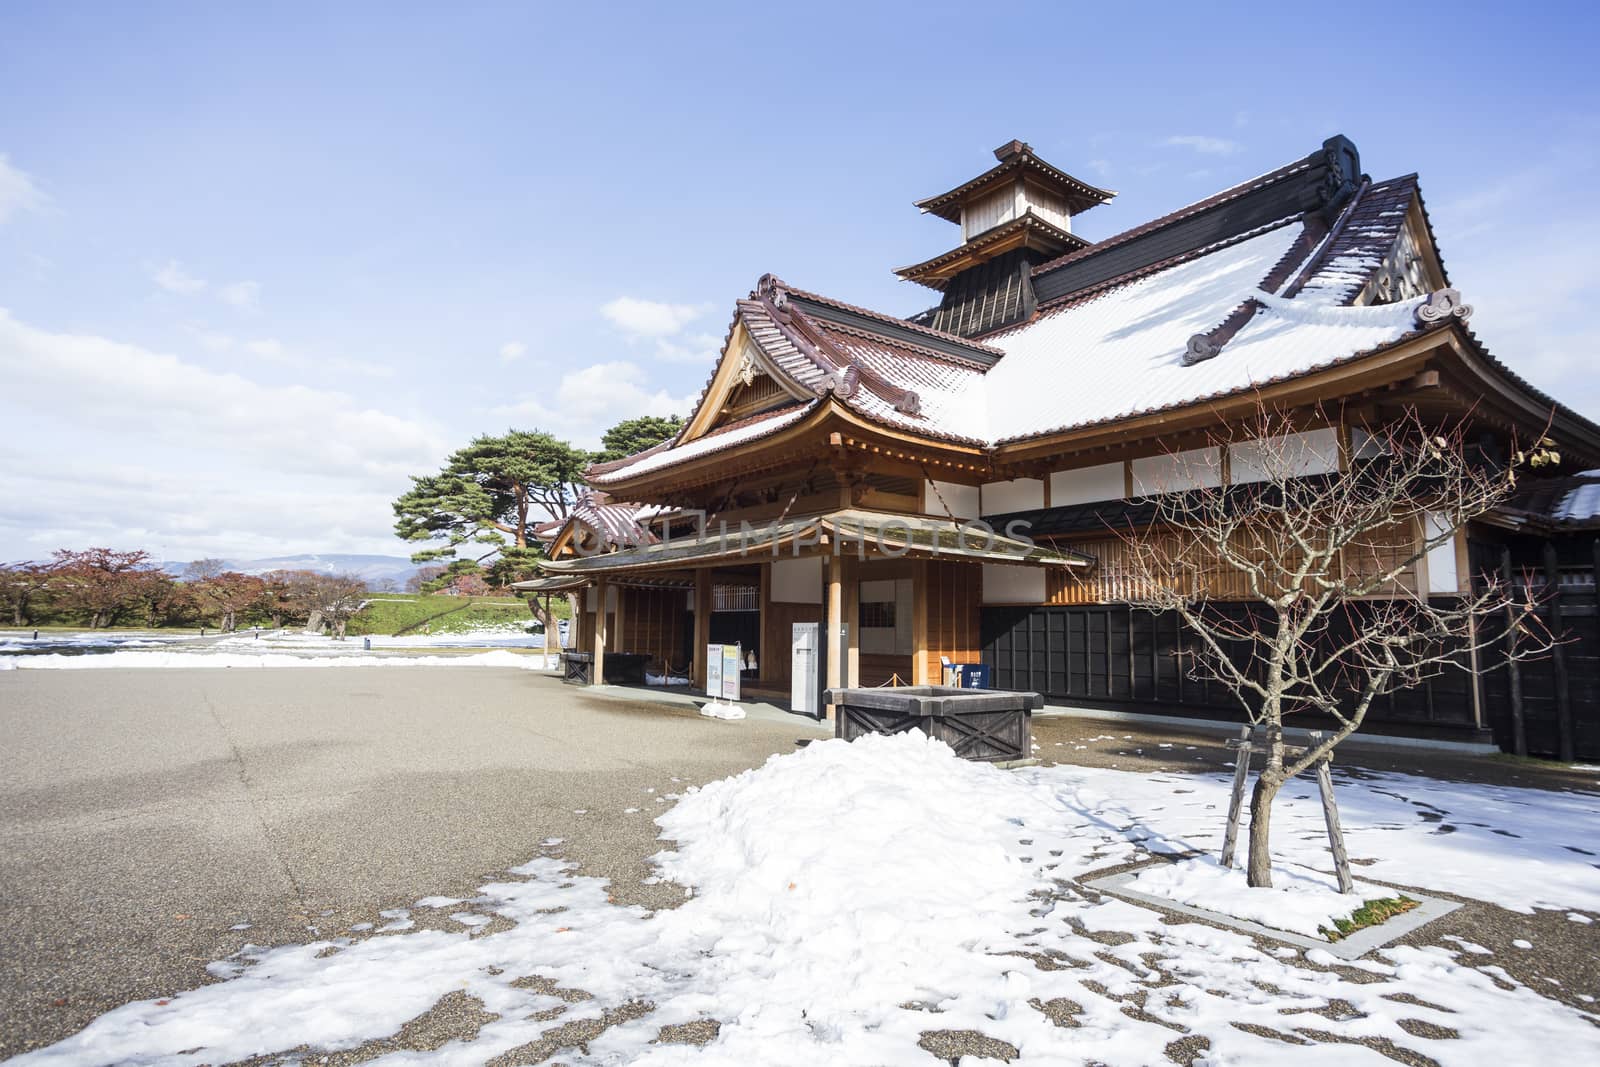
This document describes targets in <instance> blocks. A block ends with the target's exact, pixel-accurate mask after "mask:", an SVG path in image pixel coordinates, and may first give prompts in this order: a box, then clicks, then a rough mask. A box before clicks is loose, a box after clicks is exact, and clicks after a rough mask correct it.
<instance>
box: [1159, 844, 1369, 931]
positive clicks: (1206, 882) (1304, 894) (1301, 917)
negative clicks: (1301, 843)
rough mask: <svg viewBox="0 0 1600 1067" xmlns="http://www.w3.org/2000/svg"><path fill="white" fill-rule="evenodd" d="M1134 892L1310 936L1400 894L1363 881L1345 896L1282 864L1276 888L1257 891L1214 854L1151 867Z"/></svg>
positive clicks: (1319, 878)
mask: <svg viewBox="0 0 1600 1067" xmlns="http://www.w3.org/2000/svg"><path fill="white" fill-rule="evenodd" d="M1128 888H1129V889H1136V890H1138V891H1139V892H1141V893H1148V894H1150V895H1151V896H1154V897H1161V898H1162V899H1164V900H1171V901H1176V902H1177V903H1179V904H1188V905H1190V906H1192V907H1196V908H1205V909H1207V910H1209V911H1215V912H1220V913H1221V914H1223V915H1232V916H1233V917H1234V918H1236V919H1248V920H1249V921H1251V922H1257V923H1260V924H1262V925H1263V926H1271V927H1273V928H1275V929H1278V930H1288V931H1290V932H1291V933H1296V934H1305V935H1306V936H1307V937H1323V936H1324V935H1323V933H1322V931H1323V930H1324V929H1327V930H1333V929H1335V928H1336V927H1335V926H1334V920H1335V919H1348V918H1349V917H1350V914H1351V913H1352V912H1354V911H1356V910H1357V909H1358V908H1360V907H1361V905H1362V904H1364V903H1366V902H1367V901H1369V900H1379V899H1382V898H1385V897H1393V896H1394V895H1395V894H1396V891H1395V890H1393V889H1385V888H1383V887H1382V886H1376V885H1367V884H1366V883H1365V882H1357V883H1356V884H1355V892H1354V893H1341V892H1339V880H1338V879H1337V878H1335V877H1334V876H1333V875H1331V874H1323V873H1322V872H1320V871H1314V870H1312V869H1311V868H1309V867H1302V866H1300V865H1299V864H1297V863H1290V864H1284V863H1280V864H1277V865H1276V866H1275V867H1274V868H1273V871H1272V888H1271V889H1251V888H1250V886H1249V884H1248V883H1247V881H1246V879H1245V872H1244V869H1243V867H1238V866H1236V867H1233V868H1231V869H1229V868H1225V867H1223V866H1221V865H1220V864H1219V863H1218V862H1217V861H1216V859H1214V858H1213V857H1210V856H1202V857H1199V858H1197V859H1192V860H1183V861H1181V862H1178V863H1172V864H1163V865H1161V866H1157V867H1151V868H1149V869H1147V870H1144V871H1141V872H1140V873H1139V874H1138V876H1137V877H1135V878H1134V880H1133V882H1132V883H1131V884H1130V885H1129V886H1128Z"/></svg>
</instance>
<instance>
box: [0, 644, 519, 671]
mask: <svg viewBox="0 0 1600 1067" xmlns="http://www.w3.org/2000/svg"><path fill="white" fill-rule="evenodd" d="M360 651H361V650H360V646H359V645H358V646H356V647H355V648H354V649H352V650H350V652H349V653H347V654H341V655H322V656H297V655H293V654H290V653H286V652H267V653H262V654H260V655H249V654H247V653H243V652H208V651H203V650H196V651H192V652H130V651H126V650H118V651H116V652H106V653H103V654H99V655H88V656H63V655H60V654H57V653H50V654H46V655H42V656H0V670H7V669H12V668H16V669H20V670H29V671H80V670H113V669H124V668H129V667H132V668H170V667H208V668H215V667H514V668H516V669H518V670H528V671H537V670H544V669H545V663H544V657H543V656H519V655H517V654H516V653H515V652H506V651H504V650H497V651H494V652H479V653H477V654H475V655H470V656H375V655H371V654H368V655H361V654H360Z"/></svg>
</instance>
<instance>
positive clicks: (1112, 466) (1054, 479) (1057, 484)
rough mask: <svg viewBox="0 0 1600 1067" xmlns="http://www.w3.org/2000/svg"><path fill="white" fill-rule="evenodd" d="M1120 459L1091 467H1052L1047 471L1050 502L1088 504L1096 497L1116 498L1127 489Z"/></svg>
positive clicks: (1055, 505) (1054, 503) (1056, 506)
mask: <svg viewBox="0 0 1600 1067" xmlns="http://www.w3.org/2000/svg"><path fill="white" fill-rule="evenodd" d="M1125 480H1126V479H1125V475H1124V469H1123V465H1122V463H1121V462H1117V463H1101V464H1099V465H1098V466H1094V467H1079V468H1078V469H1076V470H1070V471H1056V472H1055V473H1054V474H1052V475H1050V506H1051V507H1053V508H1058V507H1062V506H1064V505H1067V504H1092V503H1095V502H1096V501H1099V500H1120V499H1121V498H1122V496H1123V494H1124V493H1126V492H1127V491H1128V487H1127V485H1126V484H1125Z"/></svg>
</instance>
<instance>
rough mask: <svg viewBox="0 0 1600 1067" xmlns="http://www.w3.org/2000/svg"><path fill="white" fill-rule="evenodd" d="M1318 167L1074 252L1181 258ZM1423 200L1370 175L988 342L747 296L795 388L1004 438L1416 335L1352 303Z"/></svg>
mask: <svg viewBox="0 0 1600 1067" xmlns="http://www.w3.org/2000/svg"><path fill="white" fill-rule="evenodd" d="M1311 158H1313V157H1308V159H1311ZM1310 165H1311V164H1310V163H1309V162H1307V161H1300V162H1299V163H1296V164H1294V165H1291V166H1290V167H1288V168H1281V169H1280V170H1279V171H1276V172H1273V173H1272V174H1269V175H1267V176H1265V177H1263V178H1261V179H1257V180H1256V181H1254V182H1253V183H1245V184H1243V185H1241V186H1237V187H1235V189H1233V190H1229V191H1226V192H1224V193H1222V194H1218V196H1217V197H1213V198H1209V199H1208V200H1206V201H1202V202H1201V203H1200V204H1199V205H1194V206H1193V210H1191V209H1185V210H1184V211H1179V212H1176V213H1173V214H1172V215H1169V216H1165V217H1163V218H1162V219H1159V220H1156V221H1155V222H1153V223H1150V224H1146V225H1145V226H1143V227H1136V228H1135V229H1134V230H1132V231H1129V233H1128V234H1124V235H1119V236H1118V237H1117V238H1111V239H1108V240H1107V241H1105V242H1102V243H1101V244H1100V245H1096V246H1091V247H1090V248H1088V249H1085V250H1083V251H1082V252H1079V253H1075V254H1074V256H1072V257H1066V258H1065V259H1064V260H1062V261H1061V262H1062V263H1063V264H1067V263H1069V262H1070V263H1077V262H1079V261H1080V260H1085V258H1086V257H1093V256H1095V255H1097V254H1100V252H1101V250H1102V249H1107V250H1109V249H1119V248H1126V247H1127V246H1128V245H1129V242H1131V241H1138V240H1151V241H1154V242H1156V243H1157V244H1160V245H1161V248H1162V249H1163V250H1165V249H1166V246H1167V245H1168V244H1171V241H1170V240H1169V237H1170V235H1169V234H1167V232H1166V231H1165V230H1163V229H1162V227H1168V228H1170V227H1174V226H1179V225H1182V224H1185V221H1186V220H1189V219H1190V218H1191V217H1192V216H1193V215H1194V214H1195V211H1197V210H1199V209H1201V208H1205V209H1206V210H1211V209H1213V208H1215V207H1216V206H1217V204H1218V203H1224V204H1225V203H1226V202H1227V200H1228V198H1229V197H1236V196H1243V195H1246V194H1249V193H1251V191H1252V190H1255V189H1256V188H1257V187H1259V186H1262V185H1264V184H1265V183H1269V182H1270V181H1276V180H1284V176H1285V175H1287V176H1290V177H1292V176H1293V175H1295V174H1296V173H1298V171H1297V170H1296V168H1303V167H1305V166H1310ZM1418 195H1419V194H1418V192H1417V187H1416V180H1415V176H1414V175H1407V176H1406V177H1404V178H1398V179H1394V180H1392V181H1388V182H1380V183H1370V182H1364V183H1363V184H1362V186H1361V188H1360V191H1359V192H1358V193H1357V194H1356V195H1355V196H1354V198H1353V199H1352V200H1351V201H1350V202H1349V203H1348V204H1347V205H1346V206H1345V207H1344V209H1343V211H1342V212H1341V213H1340V214H1339V216H1338V217H1337V218H1335V219H1332V220H1329V219H1328V218H1326V217H1325V216H1323V215H1318V214H1315V213H1313V212H1309V211H1308V212H1305V213H1304V214H1301V215H1290V216H1288V217H1277V218H1273V219H1270V220H1267V221H1263V222H1262V223H1260V225H1259V226H1258V227H1257V228H1256V229H1255V230H1252V231H1249V232H1244V233H1235V234H1234V235H1233V236H1224V237H1222V238H1220V239H1216V240H1215V241H1214V243H1212V244H1210V245H1207V246H1201V247H1180V248H1179V249H1178V250H1177V251H1175V252H1173V253H1172V254H1168V255H1166V258H1162V259H1158V260H1154V261H1151V260H1149V257H1144V259H1143V260H1141V259H1140V258H1139V257H1131V262H1132V263H1133V264H1134V265H1135V269H1130V270H1128V271H1126V272H1124V273H1123V274H1121V275H1120V276H1119V275H1115V274H1112V275H1110V276H1107V275H1106V272H1105V271H1104V270H1100V271H1098V272H1096V271H1088V272H1087V273H1085V277H1086V278H1089V279H1090V281H1091V282H1092V284H1087V285H1085V286H1083V287H1080V289H1079V290H1078V291H1076V292H1073V291H1070V290H1067V291H1065V292H1062V293H1059V294H1058V295H1056V296H1054V297H1052V299H1051V300H1050V301H1049V302H1048V303H1047V304H1045V305H1044V306H1043V307H1042V308H1041V310H1040V312H1039V314H1038V315H1037V317H1035V318H1034V319H1032V320H1031V321H1028V322H1024V323H1022V324H1020V325H1017V326H1014V327H1011V328H1010V329H1007V330H1004V331H1002V332H1000V333H998V334H992V335H987V336H985V337H983V338H982V339H981V340H973V339H970V338H963V337H957V336H954V335H951V334H946V333H943V332H941V331H937V330H932V329H929V328H927V327H924V326H920V325H914V324H911V323H907V322H905V321H903V320H898V319H894V318H893V317H891V316H885V315H881V314H878V313H876V312H871V311H868V310H866V309H862V308H856V307H853V306H852V305H849V304H845V303H842V302H839V301H834V300H829V299H828V298H826V297H821V296H818V295H817V294H814V293H807V292H804V291H802V290H798V289H792V288H790V287H789V286H787V285H785V284H784V283H782V282H780V281H778V280H777V279H774V278H772V277H770V276H768V277H766V278H763V279H762V281H761V284H760V285H759V286H758V287H757V289H756V291H754V292H752V293H751V295H750V297H749V298H748V299H746V300H742V301H740V302H739V303H738V309H737V312H736V322H742V323H743V324H744V326H745V329H746V331H747V333H748V334H749V336H750V338H751V339H752V341H753V342H754V343H755V344H756V346H757V347H758V348H759V349H760V350H761V353H762V357H763V360H764V364H765V367H766V368H767V369H768V370H770V371H771V372H772V373H773V374H774V375H775V376H777V377H779V378H780V379H783V380H785V381H786V382H787V388H789V389H790V391H791V392H798V393H804V394H807V395H813V394H814V395H817V396H819V397H823V396H826V397H829V398H831V400H832V401H833V402H837V403H840V404H842V405H844V406H846V407H848V408H850V409H852V410H853V411H855V412H856V413H858V414H859V415H861V416H862V417H864V418H866V419H868V420H871V421H873V422H877V423H879V424H881V425H884V426H887V427H892V428H894V429H897V430H902V431H909V432H911V433H914V434H917V435H919V436H922V437H926V438H929V439H933V440H945V441H954V442H959V443H962V444H975V445H979V446H983V447H993V446H997V445H1000V444H1004V443H1008V442H1014V441H1018V440H1025V439H1027V438H1030V437H1036V436H1040V435H1044V434H1049V433H1053V432H1061V431H1067V430H1072V429H1076V428H1081V427H1086V426H1094V425H1100V424H1105V423H1111V422H1115V421H1117V420H1120V419H1126V418H1132V417H1135V416H1138V415H1141V414H1146V413H1150V412H1154V411H1161V410H1167V409H1174V408H1179V407H1185V406H1188V405H1192V404H1196V403H1199V402H1202V401H1205V400H1208V399H1212V398H1217V397H1221V396H1225V395H1230V394H1236V393H1240V392H1243V391H1247V390H1249V389H1251V388H1253V387H1258V386H1261V385H1265V384H1268V383H1272V382H1278V381H1283V380H1286V379H1291V378H1294V377H1297V376H1300V375H1304V374H1307V373H1310V372H1312V371H1316V370H1319V369H1322V368H1325V367H1328V366H1331V365H1333V364H1336V363H1340V362H1343V361H1346V360H1350V359H1354V358H1357V357H1359V356H1362V355H1364V354H1366V353H1369V352H1372V351H1373V350H1374V349H1378V348H1381V347H1384V346H1387V345H1391V344H1393V343H1395V342H1398V341H1400V340H1402V339H1404V338H1406V337H1407V336H1408V335H1411V334H1413V333H1415V332H1416V331H1417V330H1418V327H1417V325H1416V321H1415V318H1414V314H1415V310H1416V307H1417V305H1418V304H1419V303H1420V302H1421V298H1416V299H1411V300H1406V301H1397V302H1394V303H1388V304H1379V305H1369V306H1361V307H1355V306H1351V303H1352V301H1354V300H1355V299H1356V298H1357V297H1358V296H1359V295H1360V294H1361V293H1363V292H1364V291H1367V287H1368V285H1369V283H1372V282H1373V279H1374V278H1375V276H1376V275H1377V273H1378V272H1379V271H1380V269H1381V268H1382V267H1383V263H1384V259H1385V257H1386V256H1387V255H1388V254H1389V252H1390V251H1391V250H1392V249H1393V248H1394V247H1395V242H1396V239H1397V237H1398V235H1399V234H1400V231H1401V228H1402V227H1403V225H1404V224H1405V219H1406V216H1407V212H1408V209H1409V208H1410V206H1411V204H1412V203H1413V201H1414V199H1415V198H1417V197H1418ZM1162 242H1165V243H1162ZM1119 254H1121V253H1119ZM1124 258H1128V257H1124ZM1047 266H1050V265H1047ZM1041 269H1043V268H1041ZM1035 273H1038V271H1036V272H1035ZM1058 288H1059V286H1058ZM1201 335H1204V339H1206V340H1208V341H1209V342H1210V346H1211V348H1212V349H1213V350H1214V351H1215V354H1214V355H1211V356H1210V357H1209V358H1202V359H1199V360H1198V361H1196V360H1195V359H1194V358H1190V359H1185V354H1186V351H1187V350H1188V348H1189V344H1190V341H1191V339H1192V338H1197V337H1200V336H1201ZM996 355H998V356H999V358H998V359H996ZM708 388H709V386H708ZM702 402H705V398H702ZM822 402H823V401H821V400H818V401H812V402H798V403H796V404H794V405H792V406H789V407H785V408H781V409H779V410H778V411H776V412H767V413H764V414H762V415H758V416H753V417H751V418H749V419H746V420H742V421H740V422H738V423H734V424H732V425H729V426H724V427H720V428H718V429H717V430H715V431H713V432H712V433H710V434H707V435H706V436H704V437H701V438H698V439H696V440H693V441H688V442H685V443H682V444H677V443H669V444H666V445H663V446H660V447H658V448H657V449H655V450H652V451H651V452H648V453H643V454H641V455H639V456H637V457H633V458H632V459H630V460H628V461H624V462H623V463H620V464H615V465H608V466H607V467H605V468H600V469H596V470H595V471H593V472H592V478H593V480H594V481H595V482H596V483H597V484H607V483H612V482H620V481H623V480H625V479H629V478H633V477H636V476H638V475H642V474H646V473H651V472H654V471H659V470H663V469H665V468H668V467H671V466H674V465H676V464H678V463H681V462H685V461H687V460H691V459H695V458H698V457H700V456H703V455H706V454H708V453H713V452H716V451H720V450H722V449H726V448H733V447H737V446H740V445H745V444H749V443H751V442H754V441H756V440H758V439H760V438H762V437H765V436H768V435H770V434H772V433H776V432H777V431H778V430H781V429H783V428H784V427H786V426H790V425H793V424H794V423H795V422H797V421H799V419H800V418H802V417H803V416H804V415H805V414H806V413H808V412H810V411H813V410H815V408H816V407H817V405H818V404H820V403H822Z"/></svg>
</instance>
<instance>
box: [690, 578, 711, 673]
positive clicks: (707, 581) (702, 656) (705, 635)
mask: <svg viewBox="0 0 1600 1067" xmlns="http://www.w3.org/2000/svg"><path fill="white" fill-rule="evenodd" d="M710 643H711V568H709V567H701V568H699V569H698V570H696V571H695V572H694V679H693V681H694V685H695V688H697V689H702V690H703V689H705V687H706V646H707V645H709V644H710Z"/></svg>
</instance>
